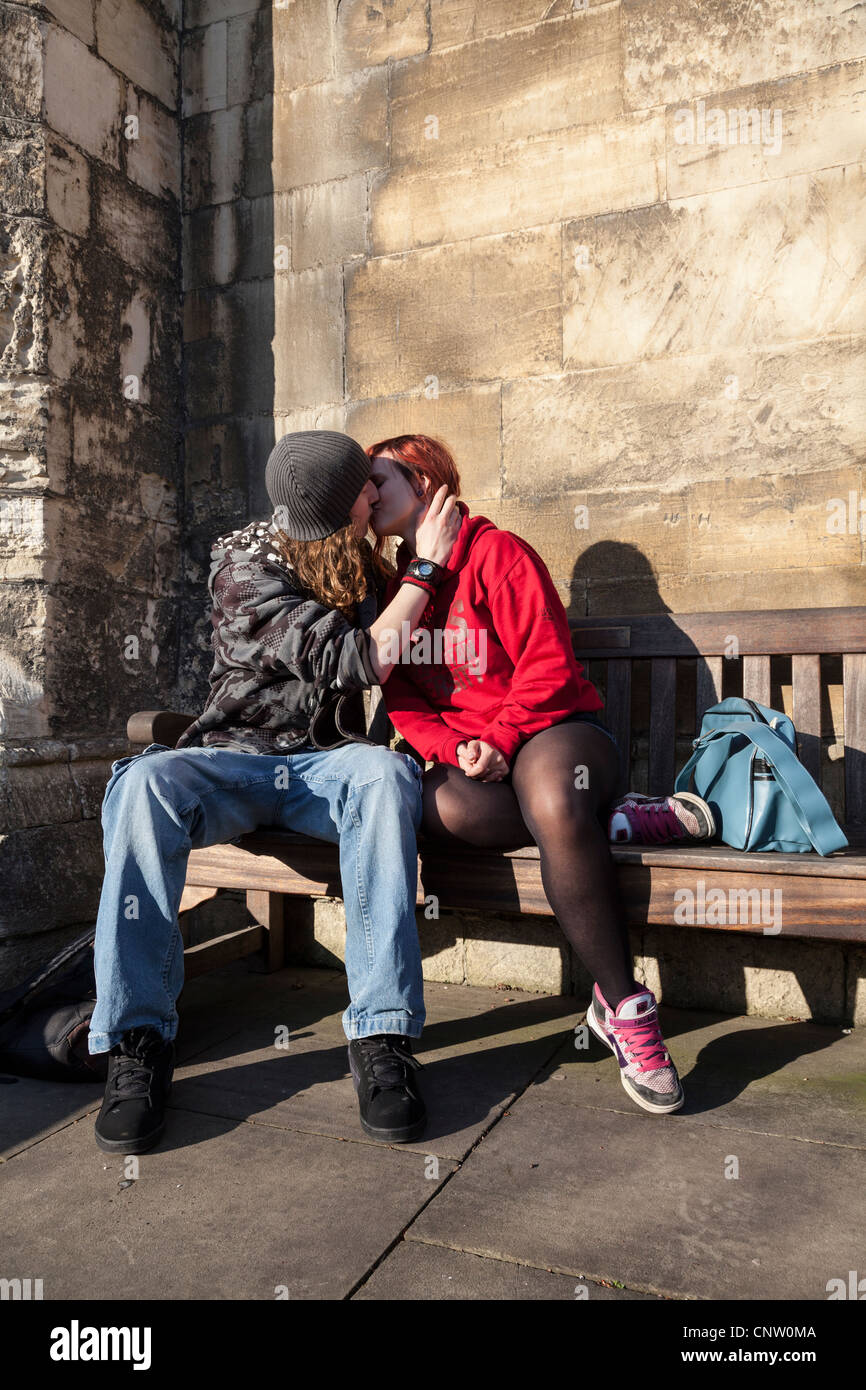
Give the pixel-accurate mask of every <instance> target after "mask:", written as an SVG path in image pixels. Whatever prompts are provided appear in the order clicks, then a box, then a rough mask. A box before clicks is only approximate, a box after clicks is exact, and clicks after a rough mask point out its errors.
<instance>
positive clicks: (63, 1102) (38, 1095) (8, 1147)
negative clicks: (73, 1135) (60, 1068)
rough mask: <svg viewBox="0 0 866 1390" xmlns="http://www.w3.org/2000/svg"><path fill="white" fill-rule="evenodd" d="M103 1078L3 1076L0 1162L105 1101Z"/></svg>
mask: <svg viewBox="0 0 866 1390" xmlns="http://www.w3.org/2000/svg"><path fill="white" fill-rule="evenodd" d="M104 1091H105V1085H104V1082H102V1081H99V1080H97V1081H96V1082H90V1081H81V1082H74V1083H67V1082H65V1081H35V1080H33V1079H31V1078H30V1077H28V1076H6V1075H5V1074H4V1076H2V1077H0V1163H2V1162H5V1161H6V1160H7V1159H8V1158H11V1156H12V1155H13V1154H16V1153H18V1152H20V1150H21V1149H25V1148H27V1147H28V1145H30V1144H36V1143H38V1142H39V1140H40V1139H45V1138H46V1137H47V1135H49V1134H53V1133H54V1132H55V1130H58V1129H61V1128H62V1127H63V1126H64V1125H68V1124H72V1123H73V1122H74V1121H75V1120H78V1119H80V1118H81V1116H82V1115H86V1114H88V1113H89V1112H90V1111H92V1110H93V1109H96V1110H98V1109H99V1107H100V1106H101V1104H102V1097H103V1094H104Z"/></svg>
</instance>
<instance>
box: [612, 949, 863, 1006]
mask: <svg viewBox="0 0 866 1390" xmlns="http://www.w3.org/2000/svg"><path fill="white" fill-rule="evenodd" d="M843 958H844V953H843V948H842V946H841V945H839V944H836V943H830V942H820V943H814V942H810V941H804V940H797V939H795V938H787V937H785V936H784V933H783V934H782V938H781V939H780V938H779V937H772V938H768V937H765V936H762V935H759V934H752V933H748V934H746V933H742V932H724V931H706V930H701V931H699V932H691V933H690V932H688V931H686V930H684V929H682V928H680V927H647V928H645V931H644V939H643V957H642V959H640V960H639V961H637V962H636V969H637V968H638V967H639V968H640V970H641V974H639V975H637V978H638V979H639V980H640V981H641V983H646V984H648V985H649V987H650V989H652V990H653V992H654V993H655V995H656V997H657V998H658V999H659V1001H660V1002H661V1001H663V1002H664V1003H666V1004H669V1005H671V1006H672V1007H674V1008H697V1009H717V1010H719V1011H721V1012H725V1013H728V1012H729V1013H737V1014H758V1015H760V1016H761V1017H764V1018H785V1019H789V1018H798V1019H803V1018H806V1019H807V1018H811V1019H814V1020H815V1022H816V1023H820V1022H830V1021H835V1020H838V1019H840V1018H842V1017H843V1015H844V1009H845V994H844V988H843Z"/></svg>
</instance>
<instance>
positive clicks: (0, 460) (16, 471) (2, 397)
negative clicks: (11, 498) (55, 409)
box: [0, 377, 49, 492]
mask: <svg viewBox="0 0 866 1390" xmlns="http://www.w3.org/2000/svg"><path fill="white" fill-rule="evenodd" d="M48 416H49V396H48V392H47V391H46V388H45V383H44V381H38V380H32V379H28V378H26V377H19V378H17V379H15V380H12V381H8V382H0V487H2V488H3V490H4V492H12V491H14V490H15V489H19V488H20V489H27V490H29V489H36V488H39V487H42V486H44V485H45V484H46V483H47V482H48V475H47V465H46V447H45V440H46V429H47V426H48Z"/></svg>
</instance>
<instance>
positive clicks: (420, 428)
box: [346, 383, 500, 502]
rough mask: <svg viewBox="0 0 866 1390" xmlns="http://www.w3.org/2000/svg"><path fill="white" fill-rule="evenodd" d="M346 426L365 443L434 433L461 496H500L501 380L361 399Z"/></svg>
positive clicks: (350, 432) (347, 418) (478, 499)
mask: <svg viewBox="0 0 866 1390" xmlns="http://www.w3.org/2000/svg"><path fill="white" fill-rule="evenodd" d="M431 385H432V383H431ZM346 429H347V432H348V433H349V434H350V435H351V436H352V437H353V438H354V439H358V440H359V441H360V442H361V443H362V444H363V445H364V447H365V448H366V447H368V446H369V445H370V444H374V443H375V442H376V441H377V440H379V439H388V438H391V437H392V436H394V435H397V434H429V435H432V436H433V437H434V438H435V439H439V440H441V441H442V443H443V444H445V445H446V446H447V447H448V448H449V449H450V450H451V452H452V454H453V455H454V461H455V463H456V465H457V471H458V473H459V474H460V486H461V493H462V495H463V497H465V498H467V499H469V498H471V499H472V501H473V502H475V501H480V500H482V499H485V500H486V499H488V498H496V497H498V496H499V491H500V480H499V386H498V385H493V386H475V387H473V388H472V390H470V391H443V392H442V393H441V394H440V395H438V396H430V397H428V396H427V395H426V393H425V391H420V392H416V393H415V394H414V395H411V396H395V397H391V398H390V399H377V400H372V401H363V402H361V403H359V404H355V405H350V406H349V407H348V410H347V416H346Z"/></svg>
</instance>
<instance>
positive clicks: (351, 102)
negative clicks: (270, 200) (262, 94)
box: [272, 68, 387, 191]
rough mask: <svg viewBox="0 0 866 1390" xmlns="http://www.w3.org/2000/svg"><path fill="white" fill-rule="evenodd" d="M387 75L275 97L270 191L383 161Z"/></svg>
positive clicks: (379, 73)
mask: <svg viewBox="0 0 866 1390" xmlns="http://www.w3.org/2000/svg"><path fill="white" fill-rule="evenodd" d="M386 83H387V74H386V72H385V70H384V69H383V68H374V69H373V70H372V71H370V72H366V73H363V74H361V75H359V76H357V77H355V76H350V77H342V78H339V79H337V80H336V81H333V82H320V83H317V85H316V86H314V87H303V88H301V89H300V90H299V91H294V92H283V93H278V94H277V95H276V96H275V98H274V104H273V130H272V140H273V154H272V165H273V175H272V176H273V187H274V189H276V190H278V191H283V190H285V189H289V188H297V187H298V186H299V185H300V184H304V183H325V182H327V180H329V179H341V178H345V176H346V175H347V174H357V173H360V172H361V171H362V170H364V169H374V168H377V167H381V166H382V165H383V164H385V163H386V160H387V103H386Z"/></svg>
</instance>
